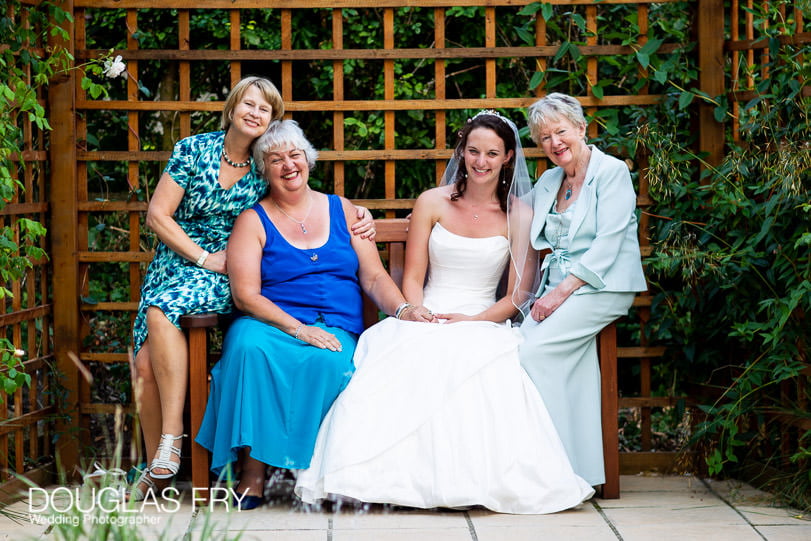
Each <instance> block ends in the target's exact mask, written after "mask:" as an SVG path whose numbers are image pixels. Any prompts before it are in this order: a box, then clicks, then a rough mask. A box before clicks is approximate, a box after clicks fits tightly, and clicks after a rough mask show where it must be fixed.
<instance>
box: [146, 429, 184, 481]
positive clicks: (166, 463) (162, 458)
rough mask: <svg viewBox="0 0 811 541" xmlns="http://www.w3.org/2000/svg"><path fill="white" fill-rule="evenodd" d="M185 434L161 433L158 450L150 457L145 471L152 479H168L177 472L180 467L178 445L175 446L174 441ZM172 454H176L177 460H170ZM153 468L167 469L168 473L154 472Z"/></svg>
mask: <svg viewBox="0 0 811 541" xmlns="http://www.w3.org/2000/svg"><path fill="white" fill-rule="evenodd" d="M186 435H187V434H181V435H179V436H174V435H172V434H161V442H160V443H159V444H158V452H157V453H156V454H155V458H153V459H152V464H150V465H149V469H148V470H147V472H148V473H149V476H150V477H152V478H153V479H170V478H172V477H174V476H175V475H176V474H177V471H178V470H179V469H180V447H175V445H174V444H175V442H176V441H177V440H179V439H182V438H184V437H185V436H186ZM172 455H176V456H177V462H174V461H172ZM155 468H162V469H165V470H169V473H155Z"/></svg>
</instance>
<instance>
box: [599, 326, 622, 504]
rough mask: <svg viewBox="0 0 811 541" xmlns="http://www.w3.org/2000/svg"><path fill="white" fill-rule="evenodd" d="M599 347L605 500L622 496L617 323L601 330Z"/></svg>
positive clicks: (603, 492)
mask: <svg viewBox="0 0 811 541" xmlns="http://www.w3.org/2000/svg"><path fill="white" fill-rule="evenodd" d="M597 347H598V348H599V355H600V381H601V400H600V402H601V404H600V409H601V415H602V425H603V459H604V460H605V484H604V485H603V490H602V497H603V499H604V500H615V499H617V498H619V497H620V459H619V446H620V442H619V420H618V416H619V388H618V383H617V324H616V323H612V324H610V325H608V326H607V327H606V328H604V329H603V330H602V331H600V335H599V337H598V339H597Z"/></svg>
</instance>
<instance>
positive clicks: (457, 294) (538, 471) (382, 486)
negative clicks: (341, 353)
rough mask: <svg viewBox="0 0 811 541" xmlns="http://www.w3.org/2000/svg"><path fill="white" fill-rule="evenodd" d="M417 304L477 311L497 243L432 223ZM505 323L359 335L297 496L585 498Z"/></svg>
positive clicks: (497, 262)
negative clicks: (347, 377)
mask: <svg viewBox="0 0 811 541" xmlns="http://www.w3.org/2000/svg"><path fill="white" fill-rule="evenodd" d="M429 260H430V269H429V279H428V283H427V285H426V287H425V295H424V305H425V306H426V307H428V308H430V309H431V310H433V311H434V312H438V313H443V312H444V313H450V312H462V313H467V314H475V313H478V312H481V311H482V310H483V309H485V308H486V307H487V306H489V305H490V304H492V303H493V302H494V299H495V294H496V288H497V286H498V283H499V280H500V278H501V275H502V273H503V270H504V267H505V265H506V264H507V262H508V261H509V253H508V242H507V239H506V238H504V237H501V236H498V237H487V238H468V237H461V236H459V235H456V234H453V233H451V232H449V231H448V230H446V229H445V228H444V227H443V226H441V225H440V224H438V223H437V224H436V225H435V226H434V229H433V230H432V232H431V237H430V240H429ZM520 342H521V335H520V333H519V331H518V329H517V328H512V327H510V326H509V324H506V325H505V324H496V323H492V322H459V323H453V324H429V323H415V322H409V321H399V320H397V319H395V318H391V317H390V318H387V319H385V320H383V321H381V322H380V323H378V324H376V325H374V326H373V327H371V328H369V329H368V330H367V331H366V332H364V333H363V334H362V335H361V338H360V342H359V343H358V348H357V350H356V352H355V357H354V361H355V365H356V367H357V370H356V372H355V374H354V376H353V377H352V380H351V381H350V382H349V385H348V386H347V387H346V389H344V391H343V392H342V393H341V394H340V395H339V396H338V398H337V400H336V401H335V402H334V404H333V405H332V408H331V409H330V411H329V413H328V414H327V416H326V417H325V418H324V421H323V422H322V424H321V428H320V430H319V433H318V439H317V440H316V445H315V452H314V455H313V459H312V462H311V464H310V468H309V469H307V470H304V471H301V472H300V473H299V475H298V480H297V483H296V494H298V495H299V497H300V498H301V499H302V500H303V501H305V502H309V503H313V502H316V501H318V500H320V499H322V498H340V497H344V498H347V497H348V498H351V499H356V500H361V501H364V502H374V503H389V504H396V505H405V506H411V507H421V508H433V507H448V508H458V507H468V506H474V505H482V506H484V507H487V508H488V509H491V510H493V511H499V512H504V513H552V512H556V511H561V510H563V509H568V508H570V507H573V506H576V505H578V504H579V503H581V502H582V501H584V500H586V499H588V498H590V497H591V496H592V495H593V494H594V491H593V489H592V487H591V486H589V485H588V484H587V483H586V482H585V481H584V480H583V479H581V478H580V477H578V476H577V475H575V473H574V472H573V471H572V467H571V465H570V464H569V461H568V459H567V458H566V453H565V451H564V449H563V445H562V443H561V442H560V439H559V437H558V435H557V432H556V431H555V428H554V426H553V425H552V421H551V419H550V418H549V414H548V413H547V411H546V407H545V406H544V403H543V401H542V400H541V397H540V395H539V394H538V391H537V390H536V388H535V385H533V383H532V381H531V380H530V379H529V377H528V376H527V375H526V373H525V372H524V370H523V369H522V368H521V365H520V364H519V360H518V346H519V343H520Z"/></svg>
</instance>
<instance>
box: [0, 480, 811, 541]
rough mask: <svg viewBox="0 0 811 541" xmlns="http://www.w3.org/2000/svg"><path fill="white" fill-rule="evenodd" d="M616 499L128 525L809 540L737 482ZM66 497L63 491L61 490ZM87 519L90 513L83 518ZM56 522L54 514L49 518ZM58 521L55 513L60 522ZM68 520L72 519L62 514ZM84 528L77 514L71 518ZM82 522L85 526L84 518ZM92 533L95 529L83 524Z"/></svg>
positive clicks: (628, 489)
mask: <svg viewBox="0 0 811 541" xmlns="http://www.w3.org/2000/svg"><path fill="white" fill-rule="evenodd" d="M621 486H622V497H621V499H619V500H602V499H600V498H594V499H593V500H591V501H589V502H586V503H584V504H583V505H581V506H580V507H579V508H578V509H573V510H569V511H565V512H562V513H557V514H553V515H502V514H497V513H491V512H489V511H486V510H483V509H472V510H468V511H448V510H437V511H433V510H429V511H426V510H414V509H406V508H390V507H386V506H377V505H375V506H366V507H363V508H360V509H358V508H355V507H352V506H347V505H344V506H343V507H342V508H340V509H333V510H329V511H328V510H314V509H312V508H309V509H308V508H305V507H303V506H301V505H299V504H297V503H296V502H295V500H294V499H293V498H292V497H291V495H290V494H289V487H285V486H282V487H281V489H280V490H279V491H277V493H276V495H275V498H274V500H273V502H272V503H271V504H269V505H268V506H266V507H263V508H261V509H257V510H254V511H246V512H233V511H231V512H228V511H226V510H225V508H224V507H223V506H219V507H216V506H215V508H214V509H213V510H210V509H208V508H207V507H197V508H195V507H194V506H193V505H192V501H191V497H190V495H188V494H186V495H185V497H184V498H182V501H179V502H178V504H177V505H176V506H175V505H170V506H167V507H175V508H172V509H168V508H167V509H164V511H163V512H161V511H158V510H156V509H155V508H145V509H144V512H143V513H137V514H135V515H133V516H128V517H126V519H127V520H129V521H130V523H131V524H133V523H134V524H136V526H134V527H133V529H135V530H136V531H137V533H138V534H141V537H142V538H143V539H158V538H159V537H162V539H167V540H175V539H177V540H180V539H189V540H198V539H199V540H203V539H205V540H208V539H234V538H236V537H237V536H239V537H240V539H246V540H284V541H288V540H289V541H316V540H318V541H367V540H368V541H416V540H419V541H524V540H527V541H530V540H531V541H537V540H539V539H551V540H556V539H567V540H568V539H574V540H579V539H587V540H589V541H592V540H593V541H600V540H616V539H621V540H627V541H631V540H637V539H639V540H650V539H657V540H665V539H673V540H676V539H677V540H680V541H681V540H690V539H712V540H713V541H723V540H727V539H728V540H730V541H748V540H763V539H767V540H769V541H784V540H785V541H788V540H803V541H807V540H809V539H811V516H809V515H807V514H805V515H804V514H802V513H800V512H798V511H796V510H791V509H786V508H780V507H775V506H774V505H773V500H772V497H771V496H770V495H769V494H767V493H764V492H761V491H758V490H755V489H753V488H752V487H750V486H748V485H745V484H742V483H739V482H735V481H711V480H703V479H698V478H695V477H691V476H659V475H643V474H640V475H637V476H623V477H622V485H621ZM62 491H64V489H62ZM8 511H17V512H18V513H20V517H21V518H20V519H19V520H20V521H19V522H15V521H13V520H11V519H9V518H8V517H7V516H2V517H0V540H5V539H14V540H17V539H42V540H50V539H60V538H64V536H58V535H56V532H55V531H53V526H51V527H50V528H49V526H48V524H37V523H36V522H34V523H32V522H31V516H30V515H28V512H29V505H28V503H27V502H24V501H21V502H17V503H15V504H14V505H12V506H10V507H9V508H7V510H6V512H8ZM87 514H88V515H90V513H87ZM53 516H54V515H52V517H53ZM58 516H59V515H56V517H58ZM66 516H67V517H70V513H68V514H67V515H66ZM73 517H75V519H76V520H77V521H78V520H81V517H83V515H82V514H81V513H76V512H74V513H73ZM85 520H86V519H85ZM84 526H85V528H86V530H85V531H87V529H88V528H89V526H88V525H87V524H84Z"/></svg>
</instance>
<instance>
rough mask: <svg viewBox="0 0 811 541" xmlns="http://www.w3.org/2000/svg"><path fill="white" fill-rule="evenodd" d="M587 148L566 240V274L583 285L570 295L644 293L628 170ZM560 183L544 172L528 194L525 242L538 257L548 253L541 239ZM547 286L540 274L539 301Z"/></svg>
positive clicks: (559, 173) (558, 173) (552, 172)
mask: <svg viewBox="0 0 811 541" xmlns="http://www.w3.org/2000/svg"><path fill="white" fill-rule="evenodd" d="M590 148H591V158H590V159H589V165H588V169H587V170H586V177H585V179H584V180H583V187H582V188H581V190H580V195H579V196H578V199H577V202H576V205H575V211H574V216H573V218H572V225H571V228H570V229H569V235H568V240H569V253H568V257H569V259H570V261H571V263H572V269H571V273H572V274H573V275H575V276H577V277H578V278H580V279H581V280H583V281H585V282H586V284H585V285H584V286H583V287H581V288H579V289H578V290H577V291H576V292H575V294H578V295H582V294H585V293H594V292H598V291H611V292H632V291H645V290H646V289H647V283H646V282H645V275H644V274H643V272H642V258H641V256H640V253H639V239H638V237H637V234H638V233H637V219H636V194H635V193H634V187H633V185H632V183H631V174H630V172H629V171H628V166H627V165H626V164H625V162H623V161H621V160H618V159H617V158H614V157H613V156H609V155H607V154H605V153H604V152H602V151H600V150H599V149H598V148H597V147H595V146H594V145H590ZM564 177H565V172H564V171H563V169H562V168H560V167H555V168H553V169H549V170H547V171H545V172H544V173H543V175H541V178H539V179H538V182H537V183H536V184H535V187H534V188H533V192H532V193H533V207H534V209H535V214H534V216H533V219H532V226H531V237H530V238H531V239H532V245H533V246H534V247H535V248H536V249H537V250H539V251H540V250H545V249H551V248H552V246H551V245H550V244H549V242H547V240H546V238H545V237H544V236H543V235H542V234H541V233H542V232H543V228H544V225H545V224H546V217H547V215H548V214H549V212H550V211H551V210H552V205H553V203H554V201H555V198H556V196H557V193H558V189H559V188H560V185H561V183H562V182H563V179H564ZM547 280H548V271H544V272H543V274H542V276H541V284H540V288H539V289H538V295H540V293H541V292H543V290H544V287H545V286H546V282H547Z"/></svg>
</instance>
